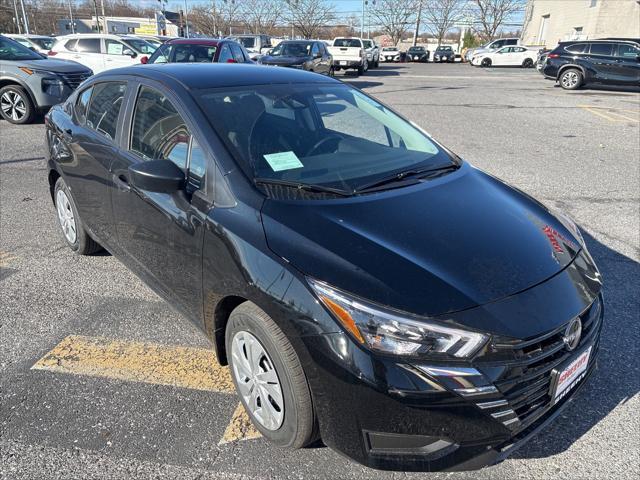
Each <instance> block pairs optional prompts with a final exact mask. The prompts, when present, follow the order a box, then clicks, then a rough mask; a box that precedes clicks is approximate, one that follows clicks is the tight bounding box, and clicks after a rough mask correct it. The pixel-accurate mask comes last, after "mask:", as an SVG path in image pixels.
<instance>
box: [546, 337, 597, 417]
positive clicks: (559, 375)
mask: <svg viewBox="0 0 640 480" xmlns="http://www.w3.org/2000/svg"><path fill="white" fill-rule="evenodd" d="M591 348H592V347H589V348H587V349H586V350H585V351H584V352H582V353H581V354H580V355H578V358H576V359H575V360H573V361H572V362H571V363H570V364H569V365H567V366H566V367H565V368H564V369H563V370H560V371H554V374H555V375H556V382H555V383H556V387H555V392H554V393H553V395H552V398H553V403H554V404H555V403H558V402H559V401H560V400H561V399H562V398H563V397H564V396H565V395H566V394H567V393H569V391H570V390H572V389H573V387H575V386H576V385H577V384H578V383H579V382H580V380H582V379H583V378H584V376H585V375H586V374H587V366H588V365H589V356H590V355H591Z"/></svg>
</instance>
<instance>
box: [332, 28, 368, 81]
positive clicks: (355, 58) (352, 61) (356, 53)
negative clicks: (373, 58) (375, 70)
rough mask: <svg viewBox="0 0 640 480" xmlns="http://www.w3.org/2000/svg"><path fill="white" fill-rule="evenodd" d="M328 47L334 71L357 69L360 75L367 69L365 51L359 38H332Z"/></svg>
mask: <svg viewBox="0 0 640 480" xmlns="http://www.w3.org/2000/svg"><path fill="white" fill-rule="evenodd" d="M328 49H329V53H330V54H331V55H332V56H333V69H334V70H335V71H339V70H357V72H358V75H362V74H363V73H364V72H366V71H367V70H368V69H369V62H367V53H366V51H365V47H364V44H363V42H362V40H361V39H360V38H354V37H337V38H334V39H333V43H332V44H331V46H329V47H328Z"/></svg>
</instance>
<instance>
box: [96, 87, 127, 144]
mask: <svg viewBox="0 0 640 480" xmlns="http://www.w3.org/2000/svg"><path fill="white" fill-rule="evenodd" d="M126 89H127V84H126V83H125V82H104V83H98V84H96V85H94V87H93V96H92V98H91V103H90V104H89V111H88V113H87V126H88V127H89V128H91V129H93V130H95V131H96V132H98V133H101V134H102V135H104V136H105V137H107V138H110V139H112V140H113V139H115V138H116V132H117V127H118V118H119V116H120V109H121V108H122V103H123V101H124V94H125V92H126Z"/></svg>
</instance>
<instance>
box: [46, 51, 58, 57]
mask: <svg viewBox="0 0 640 480" xmlns="http://www.w3.org/2000/svg"><path fill="white" fill-rule="evenodd" d="M57 54H58V52H54V51H53V50H49V51H48V52H47V55H49V56H50V57H53V56H54V55H57Z"/></svg>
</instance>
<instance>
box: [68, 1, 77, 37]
mask: <svg viewBox="0 0 640 480" xmlns="http://www.w3.org/2000/svg"><path fill="white" fill-rule="evenodd" d="M69 18H70V19H71V33H76V31H75V28H74V25H73V10H72V9H71V0H69Z"/></svg>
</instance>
